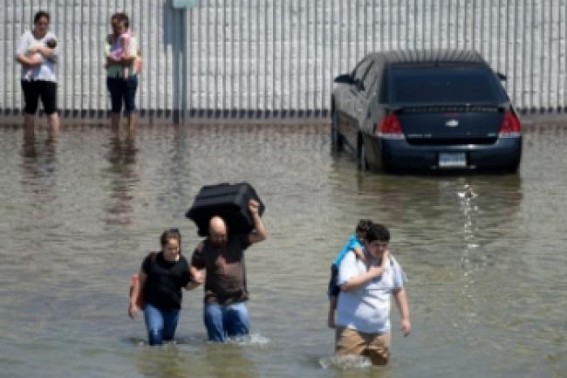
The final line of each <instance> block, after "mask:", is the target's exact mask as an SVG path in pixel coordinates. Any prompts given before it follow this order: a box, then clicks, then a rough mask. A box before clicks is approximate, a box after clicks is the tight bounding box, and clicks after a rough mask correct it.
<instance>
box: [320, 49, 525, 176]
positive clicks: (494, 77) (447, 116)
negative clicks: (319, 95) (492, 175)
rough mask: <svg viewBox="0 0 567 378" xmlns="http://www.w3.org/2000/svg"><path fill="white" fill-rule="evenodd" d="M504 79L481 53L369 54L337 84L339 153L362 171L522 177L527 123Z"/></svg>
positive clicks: (334, 110)
mask: <svg viewBox="0 0 567 378" xmlns="http://www.w3.org/2000/svg"><path fill="white" fill-rule="evenodd" d="M504 80H506V77H505V76H504V75H503V74H501V73H496V72H494V71H493V70H492V69H491V68H490V66H489V65H488V63H487V62H486V61H485V60H484V59H483V57H482V56H481V55H480V54H479V53H477V52H475V51H468V50H434V51H431V50H422V51H387V52H378V53H372V54H369V55H367V56H366V57H364V59H362V60H361V61H360V62H359V63H358V64H357V65H356V67H355V68H354V69H353V71H352V72H351V73H349V74H344V75H340V76H337V77H336V78H335V83H337V86H336V88H335V89H334V90H333V93H332V99H331V115H332V125H331V144H332V147H333V149H334V150H335V151H337V152H339V151H342V150H344V149H345V147H346V148H347V149H350V150H351V151H352V152H353V153H354V154H355V156H356V160H357V163H358V167H359V168H360V169H362V170H367V169H369V168H372V169H378V170H383V171H386V172H397V171H428V172H447V171H455V170H456V171H464V170H477V171H499V172H516V171H517V170H518V167H519V165H520V160H521V154H522V132H521V124H520V120H519V118H518V114H517V112H516V111H515V109H514V107H513V105H512V104H511V102H510V99H509V97H508V95H507V93H506V91H505V89H504V87H503V86H502V84H501V81H504Z"/></svg>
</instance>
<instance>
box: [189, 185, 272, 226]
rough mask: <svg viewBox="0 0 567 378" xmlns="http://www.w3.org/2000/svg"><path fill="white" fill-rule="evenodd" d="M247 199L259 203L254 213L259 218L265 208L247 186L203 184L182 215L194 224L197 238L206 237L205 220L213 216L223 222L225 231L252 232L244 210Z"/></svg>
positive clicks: (248, 213) (249, 219)
mask: <svg viewBox="0 0 567 378" xmlns="http://www.w3.org/2000/svg"><path fill="white" fill-rule="evenodd" d="M251 199H254V200H256V201H258V202H259V203H260V208H259V211H258V213H259V214H260V215H262V214H263V213H264V210H265V206H264V204H263V203H262V201H261V200H260V198H259V197H258V194H257V193H256V191H255V190H254V188H253V187H252V185H250V184H249V183H247V182H241V183H236V184H228V183H222V184H216V185H205V186H203V187H202V188H201V190H199V193H197V196H196V197H195V200H194V201H193V205H192V206H191V208H190V209H189V210H188V211H187V213H186V214H185V216H186V217H187V218H189V219H191V220H193V222H195V224H196V225H197V228H198V230H197V233H198V234H199V235H200V236H206V235H207V234H208V227H209V221H210V219H211V218H212V217H213V216H215V215H218V216H220V217H222V218H223V219H224V220H225V222H226V224H227V226H228V227H229V232H244V233H248V232H250V231H252V230H253V229H254V222H253V221H252V218H251V217H250V212H249V211H248V201H250V200H251Z"/></svg>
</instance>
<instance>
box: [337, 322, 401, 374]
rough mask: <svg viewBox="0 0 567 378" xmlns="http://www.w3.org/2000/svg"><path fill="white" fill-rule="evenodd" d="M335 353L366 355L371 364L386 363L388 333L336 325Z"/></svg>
mask: <svg viewBox="0 0 567 378" xmlns="http://www.w3.org/2000/svg"><path fill="white" fill-rule="evenodd" d="M335 353H336V354H337V355H356V356H366V357H368V358H370V361H372V364H373V365H386V364H387V363H388V361H389V360H390V333H382V334H379V333H363V332H359V331H357V330H354V329H350V328H346V327H337V329H336V333H335Z"/></svg>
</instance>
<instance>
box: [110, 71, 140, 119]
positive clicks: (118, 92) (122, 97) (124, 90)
mask: <svg viewBox="0 0 567 378" xmlns="http://www.w3.org/2000/svg"><path fill="white" fill-rule="evenodd" d="M106 87H107V88H108V91H109V92H110V105H111V110H110V111H111V112H112V113H120V112H121V111H122V104H124V107H125V108H126V113H127V114H130V113H132V112H133V111H135V110H136V102H135V98H136V89H137V88H138V76H137V75H132V76H130V77H128V78H127V79H123V78H114V77H107V78H106Z"/></svg>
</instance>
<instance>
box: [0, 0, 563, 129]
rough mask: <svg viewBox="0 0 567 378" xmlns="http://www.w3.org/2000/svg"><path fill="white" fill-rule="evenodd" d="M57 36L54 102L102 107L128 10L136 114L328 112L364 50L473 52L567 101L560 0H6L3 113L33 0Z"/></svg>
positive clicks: (552, 104) (548, 103)
mask: <svg viewBox="0 0 567 378" xmlns="http://www.w3.org/2000/svg"><path fill="white" fill-rule="evenodd" d="M40 9H42V10H47V11H49V12H50V13H51V17H52V20H51V21H52V22H51V30H52V31H54V32H55V34H56V35H57V36H58V37H59V39H60V43H61V47H62V49H63V50H62V54H63V56H62V59H61V61H60V64H59V75H58V76H59V92H58V96H59V98H58V100H59V107H60V108H61V109H62V111H63V113H64V114H65V115H75V116H79V117H92V116H103V115H105V114H106V112H107V110H108V108H109V99H108V94H107V92H106V87H105V77H104V69H103V53H102V49H103V40H104V37H105V35H106V34H107V33H108V32H109V18H110V15H111V14H112V13H114V12H116V11H126V12H127V13H128V14H129V16H130V17H131V19H132V29H133V32H134V34H136V35H137V36H138V39H139V40H140V45H141V48H142V54H143V57H144V68H143V72H142V74H141V77H140V87H139V90H138V97H137V105H138V108H139V109H140V112H141V115H142V116H148V117H156V118H161V117H164V118H168V117H172V116H175V115H180V116H181V118H187V117H195V116H199V117H219V116H221V117H222V116H227V115H232V116H239V117H264V116H272V117H290V116H300V117H301V116H313V117H318V116H326V114H327V112H328V109H329V105H330V93H331V90H332V86H333V83H332V79H333V77H334V76H336V75H337V74H339V73H344V72H347V71H349V70H350V69H351V68H352V66H353V65H354V63H355V62H356V61H358V60H359V59H360V58H361V57H362V56H363V55H365V54H366V53H367V52H370V51H379V50H389V49H405V48H419V49H421V48H426V49H430V48H460V49H475V50H478V51H479V52H480V53H481V54H482V55H483V56H484V57H485V58H486V60H487V61H488V62H489V63H490V64H491V65H492V66H493V68H494V69H496V70H498V71H500V72H502V73H505V74H506V75H507V76H508V79H509V80H508V82H507V84H506V86H507V90H508V92H509V94H510V95H511V97H512V100H513V102H514V103H515V104H516V106H517V107H518V108H520V109H523V110H526V111H557V112H564V111H565V110H567V108H566V106H567V94H566V87H567V75H566V70H567V58H566V50H567V45H566V38H567V0H280V1H270V0H200V1H199V2H198V5H197V7H195V8H189V9H174V8H173V3H172V0H122V1H120V0H99V1H94V0H93V1H87V0H58V1H55V0H52V1H50V0H3V5H2V6H1V8H0V19H1V20H2V26H0V54H1V56H3V57H4V59H3V62H5V63H4V64H3V66H2V67H1V68H0V82H1V83H2V84H3V87H4V90H3V92H2V93H1V94H0V111H2V112H3V114H18V113H19V112H20V109H21V108H22V94H21V89H20V84H19V66H18V65H17V64H16V62H15V60H14V59H13V57H14V52H15V47H16V44H17V41H18V39H19V37H20V36H21V34H22V33H23V32H24V30H26V29H29V28H30V27H31V24H32V18H33V14H34V13H35V12H36V11H37V10H40Z"/></svg>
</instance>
